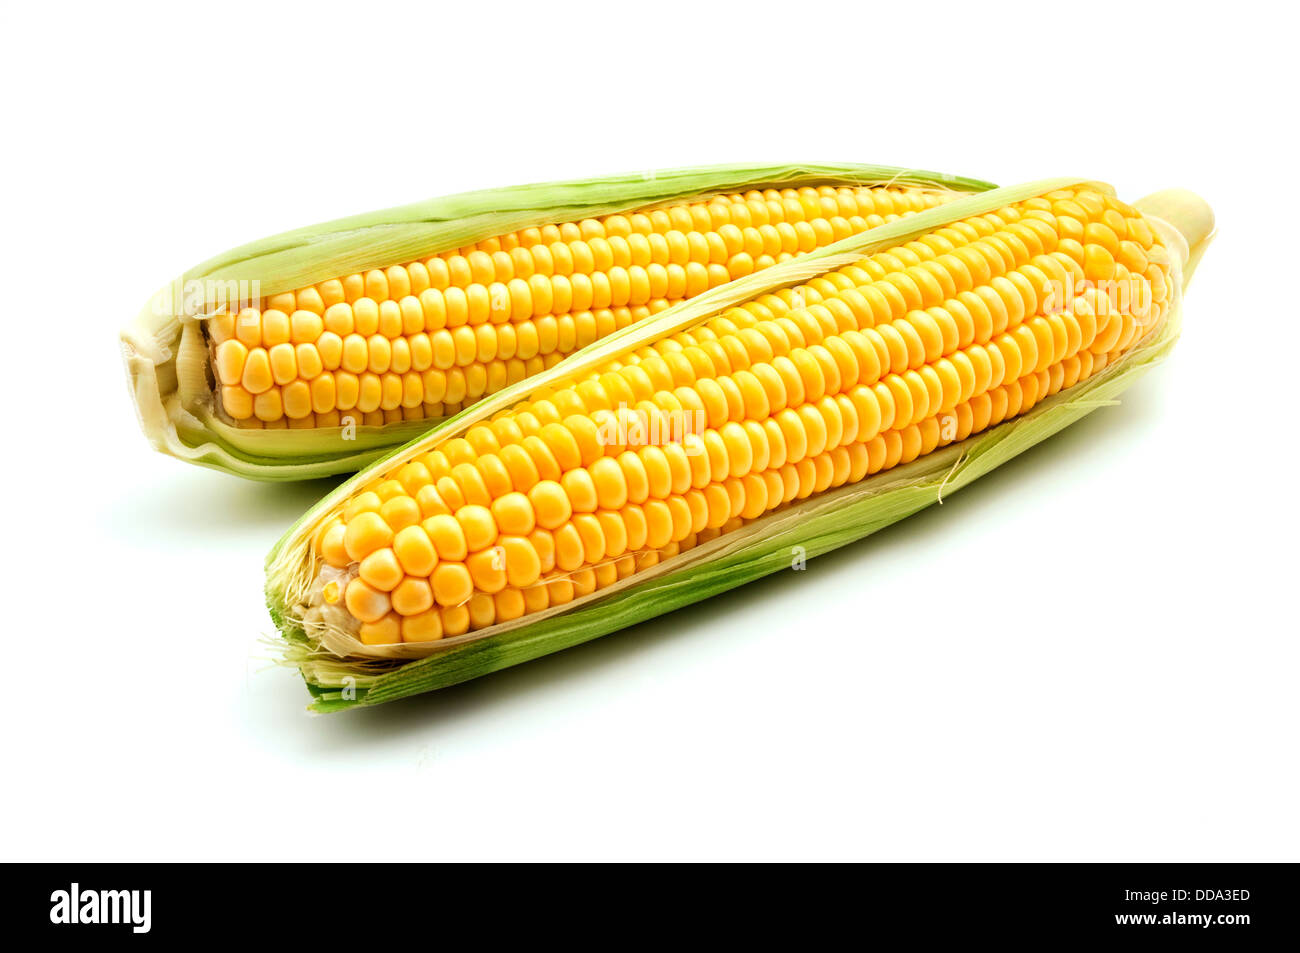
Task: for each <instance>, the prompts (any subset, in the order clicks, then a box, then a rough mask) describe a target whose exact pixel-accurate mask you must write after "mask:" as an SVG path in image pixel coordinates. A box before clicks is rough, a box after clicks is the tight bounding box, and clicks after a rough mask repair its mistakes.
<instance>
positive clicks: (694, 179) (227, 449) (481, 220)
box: [122, 164, 992, 481]
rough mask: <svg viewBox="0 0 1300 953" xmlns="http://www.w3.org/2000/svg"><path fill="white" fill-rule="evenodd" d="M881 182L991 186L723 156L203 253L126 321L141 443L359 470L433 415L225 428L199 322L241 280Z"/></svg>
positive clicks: (277, 470)
mask: <svg viewBox="0 0 1300 953" xmlns="http://www.w3.org/2000/svg"><path fill="white" fill-rule="evenodd" d="M886 183H890V184H904V185H917V186H924V187H929V188H935V189H947V190H953V191H960V192H974V191H982V190H985V189H989V188H992V185H991V184H990V183H987V182H981V181H978V180H976V179H967V178H962V177H960V176H951V175H945V174H942V173H937V172H925V171H919V170H910V169H898V168H893V167H890V166H877V165H856V164H843V165H816V164H793V165H728V166H716V167H708V168H694V169H673V170H666V171H648V172H644V173H638V174H633V175H622V176H610V177H606V178H599V179H589V180H586V181H582V182H550V183H541V184H536V185H522V186H513V187H510V188H504V189H492V190H486V191H479V192H466V193H463V194H460V195H450V196H445V197H442V198H436V199H430V200H428V201H425V202H417V203H415V204H413V205H405V206H401V207H399V208H393V209H385V210H383V211H378V212H370V213H367V214H365V215H357V216H353V217H351V218H344V219H339V220H337V221H334V222H327V223H324V224H321V225H314V226H311V227H309V228H302V229H297V230H295V231H291V232H285V233H283V234H281V235H275V236H272V237H271V238H265V239H262V240H260V241H256V242H251V243H249V244H247V245H243V246H241V247H239V248H236V249H233V250H232V251H229V252H226V253H225V254H222V255H218V256H216V257H215V258H211V259H209V260H208V261H205V262H203V263H202V264H199V265H197V266H195V267H194V268H191V269H190V270H189V271H187V272H186V273H185V274H184V275H182V276H181V277H180V278H179V279H177V280H176V281H174V282H172V283H171V284H169V285H167V286H166V287H165V288H163V289H162V290H160V291H159V292H158V293H157V294H156V295H154V297H153V298H151V299H150V301H149V302H148V303H147V304H146V305H145V307H144V308H143V310H142V311H141V312H140V314H139V315H138V316H137V317H136V319H135V320H134V321H132V322H131V323H130V324H129V325H127V327H126V328H125V329H124V330H123V331H122V350H123V356H124V359H125V362H126V368H127V375H128V377H129V379H130V388H131V394H132V396H133V398H134V401H135V406H136V409H137V411H138V413H139V417H140V422H141V426H142V428H143V429H144V432H145V435H146V436H147V437H148V438H149V441H150V442H151V443H152V444H153V446H154V447H155V448H157V449H158V450H160V451H162V452H163V453H167V454H170V455H172V456H174V457H177V458H179V459H181V460H185V461H188V462H190V463H196V464H199V465H201V466H206V467H211V468H213V469H217V470H224V471H226V472H228V473H234V474H237V475H239V476H243V477H248V478H251V479H257V480H279V481H282V480H305V479H313V478H317V477H323V476H329V475H331V474H336V473H351V472H355V471H356V470H359V469H361V468H362V467H363V466H365V465H367V464H369V463H371V462H373V461H374V460H376V459H378V458H380V457H382V456H383V455H384V454H386V453H387V452H389V451H390V450H392V449H393V448H395V447H398V446H401V445H402V444H403V443H405V442H406V441H408V440H410V439H412V438H413V437H415V436H417V435H419V434H421V433H424V432H425V431H427V430H428V429H429V428H430V427H431V426H433V425H434V424H436V423H437V421H429V420H411V421H403V422H401V423H393V424H387V425H384V426H355V427H347V428H344V427H319V428H314V429H309V430H258V429H243V428H239V427H235V426H232V425H231V424H230V423H229V422H227V421H226V420H223V419H222V418H221V416H220V415H219V414H218V413H217V412H216V410H215V401H214V397H213V387H214V384H213V376H212V372H211V369H210V367H209V356H208V348H207V343H206V341H205V337H204V333H203V327H202V325H203V322H204V321H205V320H206V318H207V317H208V316H210V315H211V314H213V313H216V312H217V311H219V310H221V309H222V308H223V307H226V306H227V304H226V301H227V300H236V299H239V298H241V296H245V295H247V294H248V293H249V292H250V291H255V292H256V294H257V295H260V296H267V295H273V294H277V293H279V292H282V291H287V290H293V289H296V288H301V287H303V286H305V285H309V284H313V283H315V282H318V281H323V280H326V279H328V278H335V277H338V276H340V275H344V274H349V273H351V272H356V271H363V270H366V269H369V268H378V267H386V266H388V265H391V264H393V263H394V262H406V261H411V260H414V259H417V258H421V257H427V256H429V255H432V254H435V253H437V252H441V251H446V250H448V249H452V248H459V247H463V246H465V245H470V244H473V243H474V242H477V241H481V240H482V239H485V238H488V237H491V236H493V235H499V234H503V233H505V232H511V231H516V230H518V229H522V228H527V227H530V226H538V225H545V224H550V223H554V222H563V221H572V220H575V219H581V218H588V217H594V216H600V215H608V214H613V213H616V212H626V211H629V210H632V209H644V208H649V207H654V206H658V205H662V204H664V203H668V202H674V201H680V200H684V199H696V198H701V197H707V196H710V195H714V194H718V193H722V192H735V191H745V190H748V189H757V188H769V187H771V188H788V187H798V186H805V185H881V184H886ZM223 295H224V296H225V297H224V298H223Z"/></svg>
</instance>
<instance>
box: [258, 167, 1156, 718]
mask: <svg viewBox="0 0 1300 953" xmlns="http://www.w3.org/2000/svg"><path fill="white" fill-rule="evenodd" d="M1079 181H1080V180H1079V179H1058V180H1050V181H1046V182H1038V183H1031V184H1028V185H1024V186H1016V187H1012V188H1004V189H997V190H995V191H992V192H988V193H984V194H981V195H974V196H969V197H966V198H963V199H960V200H958V201H956V202H954V203H951V204H950V205H947V206H943V207H941V208H936V209H932V210H930V211H927V212H923V213H921V214H920V215H917V216H915V217H913V218H909V219H907V220H905V221H900V222H895V223H892V224H891V225H887V226H883V227H881V228H877V229H873V230H872V231H870V232H866V233H864V234H862V235H858V236H854V237H851V238H849V239H845V240H844V241H842V242H839V243H836V244H835V245H831V246H828V247H827V248H824V249H822V250H820V251H817V252H813V253H811V254H809V255H805V256H801V257H800V258H798V259H795V260H792V261H790V262H787V263H785V264H783V265H778V266H775V267H773V268H771V269H768V270H767V271H765V272H763V273H760V274H757V275H751V276H749V277H748V278H745V279H742V280H740V281H736V282H731V283H730V284H728V285H724V286H722V287H720V288H716V289H713V291H710V292H708V293H706V294H705V295H702V296H700V297H699V298H696V299H694V300H693V301H690V302H686V303H684V304H682V305H678V306H676V307H674V308H671V309H669V310H667V311H665V312H662V313H661V314H660V315H657V316H655V317H653V318H650V319H647V320H646V321H643V322H641V323H639V324H637V325H634V326H632V327H629V328H626V329H624V330H623V331H620V332H618V333H617V334H615V335H611V336H610V337H608V338H606V339H604V340H602V341H599V342H597V343H595V344H593V345H591V346H590V347H588V348H586V349H584V350H583V351H581V352H579V353H578V354H575V355H573V356H571V357H570V358H569V359H567V360H566V361H565V362H562V363H561V364H560V365H557V366H556V367H555V368H552V369H551V370H550V371H548V372H546V373H545V374H543V375H539V377H538V378H535V379H533V380H532V381H529V382H524V383H523V384H521V385H517V386H516V387H514V388H511V389H509V390H508V391H503V392H502V393H501V394H498V395H494V396H493V397H492V398H489V399H488V400H485V401H483V402H482V404H481V405H475V406H474V407H471V408H469V409H467V410H466V411H464V412H463V413H462V414H460V415H458V416H457V417H455V418H453V419H452V420H450V421H448V422H446V423H444V424H443V425H441V426H439V427H438V428H436V429H435V430H434V431H432V432H430V433H428V434H426V435H424V436H422V437H420V438H418V439H416V440H414V441H412V443H410V444H408V445H407V446H406V447H403V448H401V449H400V450H399V451H397V452H396V453H395V454H393V456H392V458H391V461H390V464H388V465H391V464H392V463H397V462H401V461H402V460H405V459H407V458H409V457H410V456H413V455H415V454H417V453H420V452H423V451H424V450H427V449H430V448H431V447H432V446H434V445H436V444H437V443H438V442H440V441H442V440H445V439H449V438H451V437H453V436H456V435H458V434H460V433H462V432H463V431H464V430H465V429H466V428H467V427H468V426H469V425H470V424H472V423H474V422H477V421H478V420H481V419H485V418H487V417H490V416H491V415H492V414H494V413H495V412H497V411H498V410H501V409H503V408H505V407H508V406H510V405H512V404H514V403H516V402H518V401H519V400H522V399H524V398H526V397H527V396H528V394H529V393H531V392H532V391H534V390H537V389H541V388H545V387H547V386H550V385H554V384H557V383H559V382H561V381H563V380H565V379H567V378H570V377H574V376H578V375H580V374H582V373H583V372H585V371H586V370H588V369H590V368H592V367H594V366H597V365H599V364H602V363H604V362H606V361H608V360H610V359H613V358H616V357H617V356H618V355H620V354H622V353H625V352H626V351H629V350H632V349H635V348H636V347H640V346H641V345H642V344H644V343H645V342H647V341H650V340H656V339H658V338H660V337H662V336H665V335H668V334H672V333H674V332H675V331H677V330H679V329H680V328H683V327H688V326H690V325H693V324H695V323H697V322H698V321H700V320H703V319H705V318H707V317H709V316H711V315H713V314H715V313H717V312H719V311H721V310H723V309H725V308H726V307H729V306H730V305H731V304H733V303H735V302H736V301H741V300H748V299H749V298H751V297H753V296H755V295H757V294H761V293H763V292H765V291H770V290H775V289H777V288H780V287H784V286H788V285H790V284H793V283H797V282H800V281H805V280H807V279H808V278H809V277H811V276H813V275H816V274H820V273H823V272H825V271H829V270H831V269H834V268H838V267H841V266H842V265H843V264H846V263H848V262H851V261H853V260H856V259H858V258H860V257H862V256H863V255H866V254H870V253H871V252H872V251H875V250H878V249H880V248H882V247H887V246H889V245H893V244H897V243H899V242H902V241H906V240H908V239H910V238H912V237H915V236H916V235H919V234H921V233H923V232H925V231H928V230H930V229H932V228H935V227H938V226H940V225H942V224H946V223H947V222H950V221H954V220H956V219H959V218H965V217H967V216H971V215H978V214H983V213H984V212H987V211H992V210H994V209H996V208H999V207H1002V206H1003V205H1006V204H1010V203H1013V202H1017V201H1021V200H1023V199H1025V198H1028V197H1031V196H1033V195H1037V194H1042V193H1045V192H1048V191H1051V190H1053V189H1056V188H1062V187H1066V186H1069V185H1073V184H1077V183H1078V182H1079ZM1180 308H1181V292H1180V291H1177V290H1176V297H1175V300H1174V303H1173V306H1172V307H1171V308H1170V312H1169V314H1168V316H1167V317H1166V319H1165V321H1164V323H1163V324H1162V325H1161V326H1160V327H1159V328H1158V329H1156V330H1155V332H1153V333H1152V334H1150V335H1149V336H1148V337H1147V339H1145V340H1144V341H1143V342H1142V343H1140V344H1139V345H1138V346H1137V347H1135V348H1134V349H1133V350H1132V351H1130V352H1129V353H1128V354H1126V355H1125V356H1124V357H1123V358H1122V359H1120V360H1119V361H1117V362H1115V363H1114V364H1112V365H1110V366H1108V367H1107V368H1106V369H1104V370H1103V371H1102V372H1101V373H1099V374H1098V375H1096V376H1094V377H1093V378H1091V379H1090V380H1088V381H1086V382H1084V383H1082V384H1079V385H1076V386H1075V387H1073V388H1071V389H1070V390H1069V391H1066V392H1063V393H1060V394H1057V395H1055V396H1054V397H1051V398H1049V399H1047V400H1045V401H1043V402H1042V403H1040V404H1039V405H1037V406H1036V407H1035V408H1033V410H1031V411H1030V412H1029V413H1027V414H1024V415H1022V416H1020V417H1017V418H1014V419H1013V420H1011V421H1008V422H1006V423H1003V424H1001V425H999V426H997V427H994V428H992V429H990V430H988V431H986V432H984V433H982V434H979V435H976V436H973V437H971V438H969V439H967V440H966V441H963V442H962V443H960V444H955V445H952V446H950V447H947V448H944V449H942V450H939V451H936V452H934V453H931V454H929V455H927V456H926V457H924V458H922V459H920V460H917V461H914V462H913V463H911V464H908V465H906V466H901V467H897V468H894V469H892V470H889V471H885V472H883V473H880V474H877V475H876V476H873V477H870V478H868V479H866V480H864V481H862V482H860V483H858V484H856V485H853V486H846V487H842V488H840V489H838V490H834V491H831V492H828V493H825V494H822V495H820V496H818V497H815V498H810V499H808V500H806V501H803V502H801V503H799V504H796V505H793V506H789V507H786V508H784V509H782V510H778V511H775V512H773V513H772V514H769V515H768V516H766V517H763V518H761V519H759V520H756V521H754V522H753V523H750V524H747V525H746V526H745V527H743V528H742V529H740V530H737V531H735V532H734V533H728V534H726V535H724V536H722V537H719V538H717V539H715V540H713V541H712V542H710V543H708V544H705V545H703V546H699V547H696V548H694V549H692V550H689V551H688V552H686V553H682V554H679V555H678V556H676V557H674V558H672V559H669V560H666V561H665V562H663V563H661V564H660V565H659V566H657V567H655V568H654V569H653V570H651V571H649V572H642V573H638V574H637V576H634V577H632V578H631V579H629V580H626V582H627V583H628V584H627V585H625V586H622V587H621V588H620V587H617V586H616V587H613V588H611V589H608V590H603V591H602V592H598V593H596V594H594V595H593V596H591V597H588V599H587V600H580V601H578V602H575V603H572V604H570V606H569V607H567V608H566V609H565V610H563V611H558V612H555V613H553V614H550V615H544V616H543V617H538V618H537V620H536V621H526V622H525V621H522V620H520V621H519V622H517V623H514V624H510V623H508V624H506V625H504V626H496V627H494V628H492V629H486V630H483V631H482V632H480V633H471V634H470V635H469V636H461V637H459V638H457V639H454V640H450V643H449V644H440V643H435V644H434V646H435V648H434V649H433V650H432V651H431V654H428V655H427V656H425V657H423V658H419V659H417V660H414V661H403V660H400V659H387V660H386V659H356V658H338V657H335V656H332V655H330V654H329V653H328V652H325V651H324V650H322V649H321V648H320V646H319V645H318V644H317V642H316V640H315V639H314V638H312V637H310V636H309V634H308V633H307V632H306V631H304V628H303V626H302V624H301V621H300V620H299V619H298V618H297V616H296V614H295V612H294V611H293V608H292V607H293V605H294V604H295V599H296V594H300V592H296V587H297V588H298V589H300V587H301V586H302V573H303V562H304V559H305V558H307V556H306V555H305V552H306V547H307V546H309V543H310V539H311V535H312V533H313V532H314V531H315V529H316V527H317V526H318V525H319V521H320V520H321V519H323V518H325V517H327V516H328V515H329V514H330V513H331V511H332V510H333V509H334V508H335V507H336V506H337V505H338V504H339V503H341V502H342V501H343V500H346V499H347V498H348V497H349V496H350V495H351V493H352V492H353V490H354V489H355V488H356V487H358V486H360V485H361V484H363V483H366V482H368V481H369V480H370V479H372V478H373V477H374V476H375V475H376V474H377V473H378V472H379V471H380V470H381V469H382V468H381V467H372V468H370V469H368V470H367V471H365V472H363V473H361V474H358V475H357V476H356V477H354V478H353V479H352V480H350V481H348V482H347V483H345V484H343V485H342V486H340V487H339V488H338V489H337V490H335V491H334V492H333V493H331V494H330V495H328V496H327V497H326V498H325V499H324V500H322V501H321V502H320V503H319V504H317V506H316V507H314V508H313V509H312V510H311V511H309V512H308V513H307V514H305V515H304V517H303V519H301V520H300V521H299V522H298V524H296V525H295V527H294V528H293V529H291V530H290V531H289V533H287V534H286V535H285V537H284V538H283V539H282V540H281V541H280V542H279V543H278V544H277V546H276V547H275V548H274V549H273V550H272V552H271V554H270V556H269V557H268V561H267V566H268V586H267V598H268V605H269V606H270V607H271V611H272V615H273V617H274V618H275V619H276V621H277V625H278V626H279V628H280V629H281V632H282V634H283V635H284V637H285V639H286V645H287V648H286V650H285V653H284V659H285V661H286V662H288V663H289V664H293V665H296V666H298V667H299V669H300V671H301V672H302V674H303V676H304V679H305V680H306V681H307V683H308V684H309V686H311V687H312V691H313V695H314V696H315V700H314V702H313V704H312V708H313V709H314V710H317V711H339V710H345V709H348V708H352V707H357V706H364V705H375V704H381V703H384V702H388V701H393V700H395V699H399V698H403V697H407V696H409V695H413V694H419V693H422V692H426V691H431V690H434V689H437V688H442V687H445V686H448V685H454V684H457V683H459V682H463V681H466V680H468V679H472V678H477V677H479V676H481V675H485V674H488V673H490V672H495V671H499V670H500V669H503V668H507V667H510V666H513V665H517V664H519V663H521V662H524V661H528V660H530V659H534V658H538V657H540V656H542V655H546V654H549V653H551V652H556V651H560V650H562V649H565V648H568V647H571V646H574V645H578V644H581V643H582V642H586V641H590V640H591V639H594V638H598V637H599V636H601V635H605V634H608V633H609V632H613V631H616V630H618V629H621V628H624V627H626V626H629V625H633V624H635V623H637V622H641V621H644V620H646V619H650V618H653V617H654V616H657V615H660V614H662V613H664V612H668V611H671V610H672V609H675V608H679V607H681V606H685V605H689V604H691V603H694V602H697V601H700V600H702V599H706V598H708V597H709V596H712V595H716V594H718V593H720V592H724V591H726V590H728V589H731V588H734V587H735V586H739V585H742V584H744V583H746V582H750V581H753V580H755V579H758V578H760V577H762V576H765V575H767V574H769V573H772V572H777V571H780V570H782V569H786V568H789V566H790V565H791V553H792V549H793V548H794V547H802V550H803V554H804V555H805V556H806V557H807V558H811V557H814V556H817V555H820V554H822V553H825V552H828V551H830V550H832V549H836V548H838V547H840V546H844V545H846V544H848V543H850V542H853V541H855V540H858V539H861V538H863V537H865V536H867V535H870V534H871V533H873V532H875V531H876V530H878V529H881V528H883V527H885V526H888V525H889V524H891V523H894V522H896V521H897V520H900V519H903V518H904V517H906V516H908V515H910V514H912V513H914V512H916V511H917V510H920V509H922V508H924V507H926V506H929V505H930V504H932V503H934V502H937V501H940V500H941V499H942V498H943V497H944V496H945V495H948V494H951V493H953V492H956V491H957V490H958V489H960V488H962V487H964V486H966V485H968V484H969V483H971V482H972V481H974V480H976V479H978V478H979V477H980V476H982V475H984V474H985V473H988V472H990V471H991V470H993V469H994V468H996V467H997V466H1000V465H1001V464H1002V463H1005V462H1006V461H1008V460H1010V459H1012V458H1014V457H1015V456H1017V455H1018V454H1020V453H1021V452H1023V451H1024V450H1025V449H1027V448H1029V447H1031V446H1033V445H1034V444H1036V443H1038V442H1040V441H1042V440H1044V439H1046V438H1047V437H1049V436H1051V435H1052V434H1054V433H1056V432H1057V431H1059V430H1061V429H1062V428H1064V427H1066V426H1068V425H1069V424H1071V423H1073V422H1074V421H1076V420H1078V419H1080V418H1082V417H1083V416H1085V415H1087V414H1088V413H1090V412H1091V411H1092V410H1094V409H1096V408H1097V407H1099V406H1105V405H1107V404H1110V403H1114V402H1115V398H1116V397H1117V396H1118V395H1119V394H1120V393H1122V392H1123V391H1124V390H1125V389H1126V388H1127V387H1129V386H1130V385H1131V384H1132V383H1133V382H1134V381H1135V380H1136V379H1137V378H1138V377H1139V376H1140V375H1141V374H1143V373H1145V372H1146V371H1147V370H1149V369H1150V368H1151V367H1152V366H1154V365H1155V364H1156V363H1157V362H1159V361H1160V360H1161V359H1163V358H1164V357H1165V356H1166V355H1167V354H1168V353H1169V351H1170V350H1171V349H1172V347H1173V345H1174V343H1175V341H1176V340H1177V337H1178V333H1179V327H1180V321H1181V310H1180ZM566 365H567V366H566ZM308 555H309V554H308Z"/></svg>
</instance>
